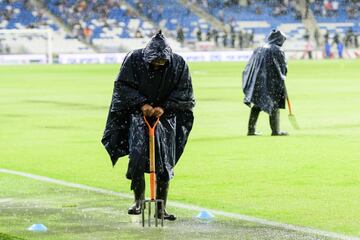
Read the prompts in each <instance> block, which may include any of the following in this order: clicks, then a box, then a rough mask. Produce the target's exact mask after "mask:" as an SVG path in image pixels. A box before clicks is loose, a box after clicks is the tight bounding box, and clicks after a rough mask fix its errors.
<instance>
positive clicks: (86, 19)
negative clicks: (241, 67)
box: [0, 0, 360, 53]
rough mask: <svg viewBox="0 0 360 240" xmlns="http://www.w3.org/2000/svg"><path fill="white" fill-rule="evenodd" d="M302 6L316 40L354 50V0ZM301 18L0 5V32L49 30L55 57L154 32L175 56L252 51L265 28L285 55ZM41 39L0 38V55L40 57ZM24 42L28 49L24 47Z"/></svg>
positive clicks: (196, 0) (298, 40)
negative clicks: (279, 37)
mask: <svg viewBox="0 0 360 240" xmlns="http://www.w3.org/2000/svg"><path fill="white" fill-rule="evenodd" d="M307 2H309V3H311V4H310V9H311V11H312V12H313V13H314V15H315V17H316V21H317V23H316V22H315V24H317V25H318V26H319V29H320V30H321V32H320V33H318V35H320V37H321V36H324V35H325V36H326V35H330V37H333V36H335V35H341V37H340V39H341V40H342V39H344V42H345V45H346V46H350V47H357V46H358V41H357V35H358V34H359V32H360V23H359V20H360V17H359V12H360V1H359V0H307ZM244 3H246V4H244ZM194 6H196V7H197V8H199V9H202V10H201V11H202V12H203V13H204V14H205V15H206V16H204V15H201V14H199V13H198V12H197V11H195V10H194V9H193V8H192V7H194ZM207 16H208V17H211V18H213V19H216V21H217V22H218V23H219V24H220V25H219V24H215V25H216V26H215V25H214V24H213V22H211V21H209V18H206V17H207ZM302 17H303V14H302V13H301V11H300V10H299V6H298V5H297V3H296V1H295V0H268V1H265V0H247V1H233V0H225V1H220V0H189V1H181V0H148V1H141V0H92V1H85V0H66V1H65V0H49V1H37V0H17V1H15V0H2V1H1V0H0V29H46V28H51V29H52V30H53V32H54V33H53V39H54V43H53V45H55V46H56V49H55V50H56V51H55V52H56V53H64V52H65V53H66V52H94V51H97V52H124V51H128V50H129V49H134V48H140V47H143V46H144V44H145V43H146V42H147V40H148V38H149V37H150V36H152V35H153V34H154V32H155V31H156V30H157V29H158V28H161V29H163V30H164V31H165V32H166V34H167V35H168V37H169V41H170V44H171V45H172V46H173V47H174V49H176V50H181V49H189V48H187V47H193V48H195V49H201V45H200V44H198V43H201V42H202V43H204V42H206V44H209V43H212V45H211V44H210V45H209V46H211V48H209V49H205V50H214V49H224V48H230V49H243V48H253V47H255V46H257V45H260V44H262V43H263V41H264V39H265V37H266V35H267V34H268V33H269V31H270V30H271V29H273V28H279V29H281V30H282V31H283V32H285V34H286V35H287V36H288V41H287V43H286V47H287V49H292V50H303V49H304V48H305V45H306V44H307V42H308V38H309V33H308V32H307V29H306V27H305V25H304V24H303V21H302ZM212 24H213V25H212ZM326 32H328V34H326ZM311 37H312V36H311ZM318 37H319V36H318ZM43 38H44V37H43V36H37V35H33V36H31V38H29V36H26V37H15V36H11V35H7V36H5V35H4V34H0V51H2V52H3V53H4V52H7V51H11V52H12V53H16V51H21V52H29V53H37V52H41V51H44V39H43ZM29 39H30V40H31V41H32V42H33V43H36V44H32V45H31V47H29V44H27V43H28V41H29ZM176 39H177V40H178V41H176ZM192 43H196V44H193V45H191V44H192ZM9 45H11V47H9ZM317 45H318V46H319V44H317ZM24 46H25V47H24ZM199 46H200V47H199ZM9 49H10V50H9ZM203 50H204V49H203Z"/></svg>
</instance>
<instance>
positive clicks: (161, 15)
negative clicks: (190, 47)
mask: <svg viewBox="0 0 360 240" xmlns="http://www.w3.org/2000/svg"><path fill="white" fill-rule="evenodd" d="M127 2H129V4H131V5H132V6H133V7H134V8H135V9H137V10H138V11H139V12H140V13H141V14H143V15H144V16H146V17H147V18H149V19H151V20H152V21H153V22H154V23H156V24H157V25H158V26H159V27H160V28H166V29H168V30H169V31H170V32H172V34H173V35H174V36H175V35H176V34H177V30H178V29H179V28H182V30H183V32H184V37H185V39H187V40H194V39H196V31H197V29H198V28H201V29H202V30H204V31H209V29H210V24H208V23H207V22H206V20H204V19H202V18H200V17H199V16H197V15H196V14H194V13H193V12H191V11H190V9H188V8H187V7H186V6H184V5H182V4H181V3H180V2H178V1H177V0H150V1H146V2H145V3H144V1H140V0H127Z"/></svg>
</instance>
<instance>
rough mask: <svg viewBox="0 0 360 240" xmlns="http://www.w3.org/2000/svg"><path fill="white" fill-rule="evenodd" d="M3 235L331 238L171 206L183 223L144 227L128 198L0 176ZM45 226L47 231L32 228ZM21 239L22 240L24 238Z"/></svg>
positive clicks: (32, 239)
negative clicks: (206, 218) (207, 218)
mask: <svg viewBox="0 0 360 240" xmlns="http://www.w3.org/2000/svg"><path fill="white" fill-rule="evenodd" d="M0 183H1V184H0V191H1V192H2V193H5V194H4V195H2V197H1V198H0V201H1V205H0V212H1V215H0V231H3V232H7V233H11V234H12V235H14V236H19V238H17V237H10V235H3V236H9V237H8V238H1V237H2V235H1V234H0V239H1V240H3V239H4V240H21V239H23V238H24V239H27V240H48V239H49V240H50V239H51V240H67V239H79V240H80V239H81V240H84V239H102V240H107V239H109V240H110V239H149V240H152V239H154V240H157V239H175V240H177V239H204V240H205V239H206V240H208V239H210V240H211V239H245V240H246V239H249V240H250V239H251V240H257V239H280V240H326V239H327V238H323V237H319V236H314V235H310V234H302V233H297V232H294V231H288V230H282V229H279V228H275V227H269V226H263V225H257V224H253V223H248V222H243V221H235V220H231V219H226V218H222V217H219V216H215V218H214V220H213V221H211V222H203V221H199V220H197V219H196V218H195V216H196V214H197V213H196V212H192V211H186V210H181V209H175V208H170V209H171V211H172V212H174V213H176V214H177V215H178V217H179V219H178V220H177V221H176V222H165V225H164V227H163V228H161V227H158V228H156V227H154V222H152V227H151V228H149V227H145V228H143V227H142V226H141V220H140V216H129V215H127V214H126V209H127V207H128V205H129V200H128V199H123V198H119V197H116V196H108V195H103V194H98V193H94V192H89V191H85V190H79V189H73V188H68V187H63V186H59V185H55V184H52V183H44V182H39V181H36V180H30V179H25V178H21V177H20V178H19V177H16V176H11V175H3V174H1V175H0ZM34 223H42V224H44V225H45V226H46V227H47V228H48V231H46V232H30V231H27V230H26V229H27V228H28V227H29V226H31V225H32V224H34ZM20 237H21V238H20Z"/></svg>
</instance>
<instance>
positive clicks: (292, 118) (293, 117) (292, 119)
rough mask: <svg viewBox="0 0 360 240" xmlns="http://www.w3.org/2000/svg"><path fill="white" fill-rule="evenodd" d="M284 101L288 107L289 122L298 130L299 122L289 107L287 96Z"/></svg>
mask: <svg viewBox="0 0 360 240" xmlns="http://www.w3.org/2000/svg"><path fill="white" fill-rule="evenodd" d="M286 101H287V104H288V107H289V121H290V124H291V126H292V127H293V128H294V129H296V130H299V129H300V127H299V124H298V123H297V121H296V117H295V115H294V114H293V113H292V109H291V106H292V105H291V102H290V98H289V96H286Z"/></svg>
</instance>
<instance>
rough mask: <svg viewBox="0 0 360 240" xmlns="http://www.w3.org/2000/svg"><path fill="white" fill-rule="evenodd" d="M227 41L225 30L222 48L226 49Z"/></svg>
mask: <svg viewBox="0 0 360 240" xmlns="http://www.w3.org/2000/svg"><path fill="white" fill-rule="evenodd" d="M227 41H228V33H227V31H226V30H224V35H223V46H224V48H226V47H227Z"/></svg>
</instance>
